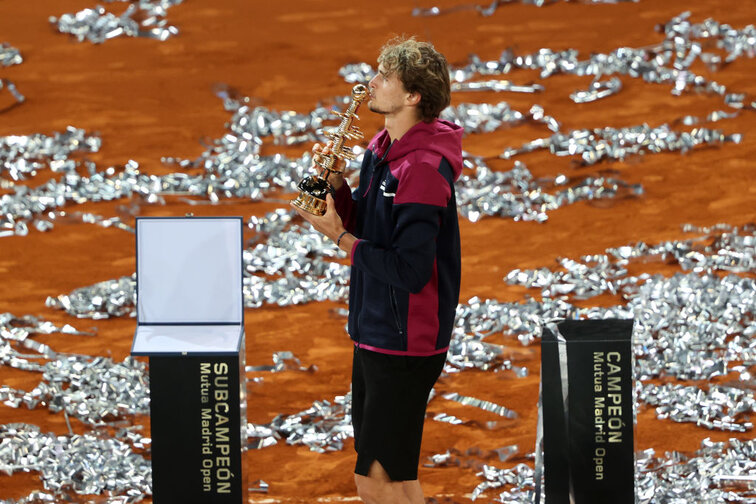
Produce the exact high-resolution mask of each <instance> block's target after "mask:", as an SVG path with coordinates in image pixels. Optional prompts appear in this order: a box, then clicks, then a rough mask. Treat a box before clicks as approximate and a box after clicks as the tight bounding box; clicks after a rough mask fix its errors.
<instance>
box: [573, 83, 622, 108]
mask: <svg viewBox="0 0 756 504" xmlns="http://www.w3.org/2000/svg"><path fill="white" fill-rule="evenodd" d="M621 90H622V81H621V80H619V79H618V78H617V77H612V78H611V79H609V80H607V81H598V80H596V81H593V82H591V85H590V86H589V87H588V89H586V90H578V91H575V92H574V93H571V94H570V99H571V100H572V101H574V102H575V103H590V102H593V101H596V100H600V99H601V98H606V97H607V96H611V95H614V94H617V93H619V92H620V91H621Z"/></svg>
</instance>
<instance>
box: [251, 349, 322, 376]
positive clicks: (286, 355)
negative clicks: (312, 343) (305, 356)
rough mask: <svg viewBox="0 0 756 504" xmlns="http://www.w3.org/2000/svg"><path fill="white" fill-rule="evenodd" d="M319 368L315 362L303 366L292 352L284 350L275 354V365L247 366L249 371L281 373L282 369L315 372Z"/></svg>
mask: <svg viewBox="0 0 756 504" xmlns="http://www.w3.org/2000/svg"><path fill="white" fill-rule="evenodd" d="M317 370H318V367H317V366H316V365H315V364H311V365H310V366H306V367H305V366H303V365H302V362H301V361H300V360H299V359H298V358H297V357H296V356H294V354H293V353H292V352H288V351H283V352H276V353H274V354H273V365H271V366H247V367H246V368H245V371H246V372H247V373H252V372H260V371H267V372H270V373H280V372H281V371H305V372H308V373H313V372H315V371H317Z"/></svg>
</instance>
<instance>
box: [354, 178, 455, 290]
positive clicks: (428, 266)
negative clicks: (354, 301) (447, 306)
mask: <svg viewBox="0 0 756 504" xmlns="http://www.w3.org/2000/svg"><path fill="white" fill-rule="evenodd" d="M450 198H451V187H450V185H449V182H448V181H447V180H446V179H445V178H444V177H443V176H442V175H441V174H440V173H439V171H438V167H437V166H433V165H431V164H428V163H418V164H414V165H413V166H411V168H410V169H406V170H403V171H402V175H401V176H400V177H399V185H398V187H397V191H396V195H395V197H394V205H393V209H392V222H393V230H392V234H391V244H390V245H389V246H388V247H381V246H379V245H378V244H376V243H373V242H371V241H368V240H359V241H357V242H356V243H355V245H354V247H353V249H352V264H353V267H357V268H360V269H362V270H364V271H365V272H367V273H368V274H370V275H373V276H376V277H378V278H380V279H381V280H383V281H384V282H387V283H388V284H390V285H393V286H395V287H398V288H401V289H404V290H407V291H410V292H413V293H417V292H420V291H421V290H422V289H423V287H425V285H426V284H427V283H428V281H429V280H430V279H431V277H432V275H433V269H434V267H435V259H436V246H437V243H436V238H437V236H438V232H439V228H440V225H441V218H442V214H443V211H444V209H445V208H446V206H447V205H448V203H449V200H450ZM442 246H443V244H442Z"/></svg>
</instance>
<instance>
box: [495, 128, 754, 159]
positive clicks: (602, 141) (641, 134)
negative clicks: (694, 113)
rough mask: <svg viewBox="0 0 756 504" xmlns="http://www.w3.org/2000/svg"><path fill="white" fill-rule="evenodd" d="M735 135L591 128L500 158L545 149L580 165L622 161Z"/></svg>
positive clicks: (534, 143) (512, 150)
mask: <svg viewBox="0 0 756 504" xmlns="http://www.w3.org/2000/svg"><path fill="white" fill-rule="evenodd" d="M741 138H742V135H740V134H739V133H735V134H730V135H726V134H724V133H723V132H722V131H720V130H712V129H708V128H694V129H693V130H691V131H689V132H688V131H675V130H673V129H672V128H671V127H670V126H669V125H667V124H663V125H661V126H658V127H655V128H652V127H651V126H648V125H645V124H643V125H639V126H631V127H628V128H609V127H606V128H594V129H592V130H590V129H582V130H572V131H570V132H569V133H555V134H554V135H552V136H551V137H549V138H539V139H537V140H534V141H531V142H529V143H527V144H524V145H523V146H522V147H520V148H519V149H517V148H509V149H506V150H505V151H504V152H502V153H501V154H500V155H499V157H500V158H501V159H510V158H512V157H514V156H517V155H520V154H524V153H527V152H533V151H535V150H538V149H548V150H549V151H550V152H551V153H552V154H554V155H556V156H579V157H580V158H581V163H582V164H583V165H593V164H596V163H599V162H601V161H607V160H612V161H624V160H625V159H627V158H628V157H630V156H633V155H640V154H650V153H653V154H656V153H659V152H680V153H681V154H684V153H686V152H688V151H690V150H692V149H693V148H695V147H698V146H710V145H722V144H725V143H736V144H737V143H740V140H741Z"/></svg>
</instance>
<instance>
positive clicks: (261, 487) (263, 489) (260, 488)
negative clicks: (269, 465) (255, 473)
mask: <svg viewBox="0 0 756 504" xmlns="http://www.w3.org/2000/svg"><path fill="white" fill-rule="evenodd" d="M269 487H270V485H268V484H267V483H266V482H265V481H263V480H257V481H255V482H254V483H252V486H251V487H249V491H250V492H260V493H268V489H269Z"/></svg>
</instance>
